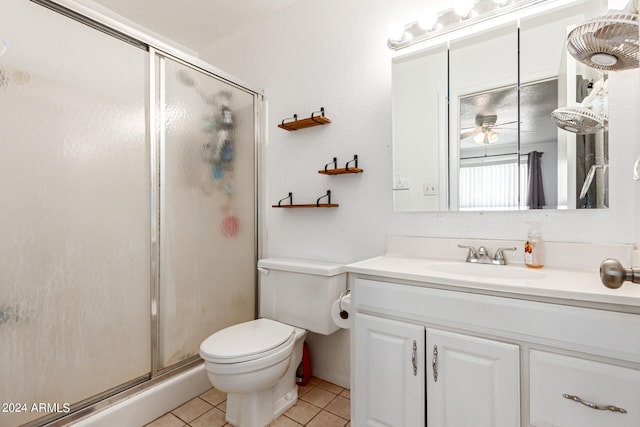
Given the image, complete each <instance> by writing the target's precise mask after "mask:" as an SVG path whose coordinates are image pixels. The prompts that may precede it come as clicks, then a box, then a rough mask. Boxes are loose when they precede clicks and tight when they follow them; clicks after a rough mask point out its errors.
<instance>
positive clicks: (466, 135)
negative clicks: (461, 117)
mask: <svg viewBox="0 0 640 427" xmlns="http://www.w3.org/2000/svg"><path fill="white" fill-rule="evenodd" d="M480 132H482V128H481V127H477V128H474V129H471V130H465V129H463V130H462V132H460V139H466V138H470V137H472V136H475V135H477V134H479V133H480Z"/></svg>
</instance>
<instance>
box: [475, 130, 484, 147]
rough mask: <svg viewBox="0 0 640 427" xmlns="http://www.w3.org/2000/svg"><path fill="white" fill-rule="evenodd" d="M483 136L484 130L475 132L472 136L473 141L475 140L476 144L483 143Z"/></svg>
mask: <svg viewBox="0 0 640 427" xmlns="http://www.w3.org/2000/svg"><path fill="white" fill-rule="evenodd" d="M484 136H485V133H484V131H483V132H480V133H477V134H476V136H474V137H473V142H475V143H476V144H484Z"/></svg>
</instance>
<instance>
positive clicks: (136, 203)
mask: <svg viewBox="0 0 640 427" xmlns="http://www.w3.org/2000/svg"><path fill="white" fill-rule="evenodd" d="M2 5H3V8H2V13H0V39H7V40H8V41H9V45H8V49H7V51H6V52H5V53H4V55H2V56H0V233H1V234H0V236H1V237H0V347H1V348H0V378H1V381H0V402H4V403H14V404H15V403H24V404H25V405H26V406H24V407H22V408H23V409H25V411H16V410H15V409H16V407H15V406H14V407H12V408H13V409H12V410H11V411H9V412H10V413H8V412H3V413H0V426H3V427H4V426H16V425H20V424H23V423H26V422H28V421H30V420H33V419H36V418H40V417H44V416H47V414H48V413H50V412H53V413H57V415H64V413H65V412H68V410H69V409H70V406H71V405H73V404H75V403H77V402H80V401H83V400H84V399H87V398H91V397H93V396H95V395H98V394H100V393H103V392H105V391H107V390H110V389H113V388H114V387H118V386H120V385H122V384H125V383H129V382H130V381H131V380H135V379H141V378H142V379H144V378H146V377H148V375H149V372H150V360H151V357H150V339H149V336H150V321H149V318H150V316H149V307H150V298H149V283H150V267H149V266H150V229H151V218H150V207H149V200H150V198H149V176H150V172H149V163H150V161H149V158H150V156H149V151H148V148H147V147H148V144H147V134H146V122H145V121H146V113H145V109H146V106H145V99H146V98H145V96H146V90H145V87H146V83H145V82H146V78H147V77H146V73H147V72H146V70H147V69H148V65H147V64H148V53H147V52H146V51H144V50H142V49H139V48H137V47H134V46H133V45H130V44H128V43H125V42H123V41H121V40H118V39H116V38H113V37H111V36H108V35H106V34H104V33H102V32H99V31H96V30H94V29H92V28H90V27H88V26H85V25H83V24H80V23H79V22H76V21H74V20H71V19H69V18H66V17H64V16H62V15H59V14H56V13H53V12H52V11H50V10H48V9H46V8H44V7H41V6H38V5H37V4H35V3H33V2H30V1H24V0H3V1H2ZM34 403H35V404H38V405H39V404H40V403H43V404H49V406H35V407H34V406H33V404H34ZM22 408H21V409H22ZM7 409H8V408H7Z"/></svg>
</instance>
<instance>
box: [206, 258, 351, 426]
mask: <svg viewBox="0 0 640 427" xmlns="http://www.w3.org/2000/svg"><path fill="white" fill-rule="evenodd" d="M258 269H259V270H260V271H261V272H262V274H261V277H260V315H261V316H262V317H261V318H260V319H257V320H251V321H248V322H244V323H240V324H237V325H233V326H230V327H228V328H225V329H223V330H221V331H218V332H216V333H214V334H213V335H211V336H210V337H208V338H207V339H206V340H204V341H203V342H202V344H201V345H200V356H201V357H202V358H203V359H204V361H205V367H206V370H207V375H208V377H209V380H210V381H211V384H213V386H214V387H215V388H217V389H218V390H220V391H222V392H225V393H227V407H226V421H227V422H228V423H231V424H233V425H234V426H236V427H264V426H266V425H268V424H269V423H270V422H271V421H273V420H274V419H275V418H277V417H278V416H280V415H281V414H282V413H284V412H285V411H286V410H287V409H289V408H290V407H291V406H293V405H294V404H295V403H296V401H297V398H298V387H297V385H296V379H295V376H296V370H297V368H298V365H299V364H300V361H301V360H302V349H303V345H304V338H305V336H306V335H307V330H310V331H312V332H316V333H320V334H325V335H329V334H331V333H333V332H335V331H336V330H337V329H338V327H337V325H335V324H334V323H333V321H332V320H331V313H330V310H331V304H332V303H333V301H334V300H335V299H336V298H337V297H338V295H339V294H340V292H342V291H343V290H344V289H345V287H346V274H345V273H344V269H343V267H342V265H338V264H331V263H323V262H317V261H307V260H293V259H271V260H268V259H267V260H260V261H259V262H258Z"/></svg>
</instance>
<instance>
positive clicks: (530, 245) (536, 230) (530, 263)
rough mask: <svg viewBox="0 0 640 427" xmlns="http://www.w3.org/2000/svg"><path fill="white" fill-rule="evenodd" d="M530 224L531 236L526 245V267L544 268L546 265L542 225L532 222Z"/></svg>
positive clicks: (529, 235) (528, 237)
mask: <svg viewBox="0 0 640 427" xmlns="http://www.w3.org/2000/svg"><path fill="white" fill-rule="evenodd" d="M527 224H529V226H530V227H529V234H528V236H527V241H526V243H525V244H524V265H526V266H527V267H529V268H542V266H543V265H544V247H543V244H542V237H541V236H542V233H541V232H540V224H539V223H537V222H535V221H531V222H527Z"/></svg>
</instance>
